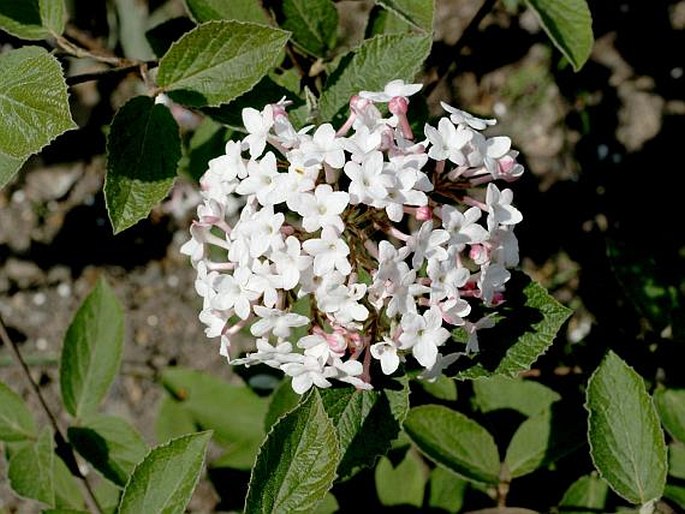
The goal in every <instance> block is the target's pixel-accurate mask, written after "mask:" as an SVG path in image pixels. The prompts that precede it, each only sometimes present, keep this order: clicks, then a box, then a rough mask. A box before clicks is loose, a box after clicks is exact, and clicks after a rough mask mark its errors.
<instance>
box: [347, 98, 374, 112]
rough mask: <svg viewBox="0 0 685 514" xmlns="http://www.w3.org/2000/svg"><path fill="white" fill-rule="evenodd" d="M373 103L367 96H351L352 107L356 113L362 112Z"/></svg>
mask: <svg viewBox="0 0 685 514" xmlns="http://www.w3.org/2000/svg"><path fill="white" fill-rule="evenodd" d="M372 104H373V102H372V101H371V100H367V99H366V98H362V97H361V96H359V95H354V96H353V97H352V98H350V109H351V110H352V112H353V113H355V114H358V113H360V112H364V111H365V110H366V108H367V107H368V106H369V105H372Z"/></svg>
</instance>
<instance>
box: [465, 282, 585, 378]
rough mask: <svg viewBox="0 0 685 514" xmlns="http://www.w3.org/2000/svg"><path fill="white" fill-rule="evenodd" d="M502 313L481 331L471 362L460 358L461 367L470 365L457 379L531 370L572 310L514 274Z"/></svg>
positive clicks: (542, 289) (539, 286)
mask: <svg viewBox="0 0 685 514" xmlns="http://www.w3.org/2000/svg"><path fill="white" fill-rule="evenodd" d="M500 312H501V315H502V318H501V319H500V320H499V321H498V322H497V325H496V326H495V327H494V328H490V329H487V330H482V331H480V332H479V334H478V339H479V341H480V348H481V351H480V353H478V354H477V355H476V356H475V357H474V358H473V359H471V361H470V362H469V359H459V361H457V363H456V364H455V367H456V368H457V369H458V368H460V367H462V368H463V367H464V366H467V368H466V369H462V370H461V371H459V372H458V373H457V378H459V379H474V378H480V377H490V376H494V375H505V376H509V377H514V376H517V375H518V374H519V373H520V372H522V371H526V370H528V369H530V367H531V366H532V364H533V363H534V362H535V361H536V360H537V359H538V357H540V355H542V354H543V353H545V351H547V349H548V348H549V347H550V346H551V345H552V342H553V341H554V337H555V336H556V334H557V332H558V331H559V329H560V328H561V326H562V325H563V324H564V322H565V321H566V319H567V318H568V317H569V316H570V315H571V313H572V311H571V310H570V309H568V308H566V307H564V306H563V305H561V304H560V303H559V302H557V301H556V300H555V299H554V298H553V297H552V296H550V295H549V294H548V293H547V291H545V288H544V287H542V286H541V285H540V284H538V283H536V282H533V281H531V280H530V278H528V277H527V276H526V275H525V274H523V273H512V277H511V280H510V281H509V282H508V283H507V303H506V307H504V308H502V309H501V310H500Z"/></svg>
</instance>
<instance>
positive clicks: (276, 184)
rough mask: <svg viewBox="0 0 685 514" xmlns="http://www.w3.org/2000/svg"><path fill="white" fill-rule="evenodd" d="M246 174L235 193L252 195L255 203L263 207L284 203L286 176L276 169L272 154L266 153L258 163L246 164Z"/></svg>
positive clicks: (286, 191) (286, 194)
mask: <svg viewBox="0 0 685 514" xmlns="http://www.w3.org/2000/svg"><path fill="white" fill-rule="evenodd" d="M247 172H248V176H247V178H245V179H243V181H242V182H241V183H240V184H239V185H238V187H237V188H236V193H238V194H240V195H251V194H254V195H256V196H257V201H258V202H259V203H260V204H261V205H264V206H266V205H276V204H279V203H281V202H285V199H286V197H287V196H288V190H287V189H286V188H285V187H284V186H285V184H286V182H285V181H286V177H287V175H286V174H285V173H279V172H278V170H277V169H276V156H275V155H274V154H273V152H267V154H266V155H265V156H264V157H263V158H262V160H260V161H250V162H248V163H247Z"/></svg>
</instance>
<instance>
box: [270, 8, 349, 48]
mask: <svg viewBox="0 0 685 514" xmlns="http://www.w3.org/2000/svg"><path fill="white" fill-rule="evenodd" d="M282 8H283V16H284V17H285V19H284V20H283V23H282V24H281V26H282V27H283V28H284V29H285V30H289V31H291V32H292V33H293V40H294V41H295V42H296V43H297V44H298V45H300V46H301V47H302V48H304V49H305V50H306V51H307V52H309V53H311V54H313V55H317V56H319V57H324V56H325V55H326V52H327V51H328V50H330V49H331V48H333V46H334V45H335V38H336V35H337V30H338V11H337V10H336V8H335V5H334V4H333V2H332V1H331V0H283V7H282Z"/></svg>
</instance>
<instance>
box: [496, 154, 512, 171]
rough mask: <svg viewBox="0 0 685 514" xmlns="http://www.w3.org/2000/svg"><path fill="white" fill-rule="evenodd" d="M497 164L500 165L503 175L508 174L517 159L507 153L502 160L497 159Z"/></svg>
mask: <svg viewBox="0 0 685 514" xmlns="http://www.w3.org/2000/svg"><path fill="white" fill-rule="evenodd" d="M497 165H498V166H499V170H500V172H501V173H502V174H503V175H506V174H507V173H509V172H510V171H511V170H512V169H513V168H514V166H515V165H516V159H514V158H513V157H512V156H511V155H505V156H504V157H502V158H501V159H500V160H498V161H497Z"/></svg>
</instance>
